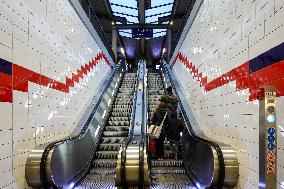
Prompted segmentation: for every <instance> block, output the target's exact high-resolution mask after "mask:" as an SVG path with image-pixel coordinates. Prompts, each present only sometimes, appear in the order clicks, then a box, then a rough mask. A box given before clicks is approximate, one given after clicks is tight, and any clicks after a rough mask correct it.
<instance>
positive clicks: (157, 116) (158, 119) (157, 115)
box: [152, 109, 170, 135]
mask: <svg viewBox="0 0 284 189" xmlns="http://www.w3.org/2000/svg"><path fill="white" fill-rule="evenodd" d="M166 112H168V110H166V109H161V110H156V111H155V112H154V115H153V118H152V125H160V124H161V123H162V121H163V118H164V116H165V114H166ZM169 122H170V115H169V112H168V114H167V117H166V119H165V121H164V126H163V128H162V131H161V135H166V134H167V127H168V124H169Z"/></svg>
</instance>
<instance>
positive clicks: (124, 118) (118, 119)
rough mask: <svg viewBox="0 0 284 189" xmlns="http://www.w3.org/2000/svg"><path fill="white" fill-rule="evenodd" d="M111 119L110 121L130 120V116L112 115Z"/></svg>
mask: <svg viewBox="0 0 284 189" xmlns="http://www.w3.org/2000/svg"><path fill="white" fill-rule="evenodd" d="M109 120H110V121H128V122H129V121H130V117H122V116H120V117H114V116H113V117H110V118H109Z"/></svg>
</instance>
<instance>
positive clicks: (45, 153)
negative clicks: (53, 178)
mask: <svg viewBox="0 0 284 189" xmlns="http://www.w3.org/2000/svg"><path fill="white" fill-rule="evenodd" d="M119 70H120V65H118V64H117V66H116V68H115V70H114V71H113V73H112V76H111V77H110V79H109V80H108V82H107V85H106V87H105V88H104V89H103V91H102V93H101V96H100V98H99V100H98V102H97V104H96V105H95V107H94V108H93V110H92V112H91V114H90V116H89V117H88V119H87V121H86V122H85V124H84V126H83V128H82V129H81V131H80V132H79V133H78V134H77V135H76V136H71V137H66V138H64V139H60V140H56V141H53V142H50V143H49V144H48V145H47V146H46V147H45V149H44V151H43V154H42V157H41V162H40V181H41V184H42V186H43V187H44V188H48V187H49V186H48V183H47V178H46V171H45V170H46V166H47V158H48V154H49V151H50V150H51V149H53V148H54V147H56V146H58V145H60V144H63V143H64V142H71V141H75V140H78V139H79V138H80V137H82V136H83V135H84V134H85V133H86V132H87V130H88V126H89V124H90V122H91V120H92V118H93V116H94V114H95V113H96V111H97V109H98V107H99V105H100V102H101V101H102V98H103V94H104V93H105V92H106V91H107V89H108V88H109V86H110V84H111V82H112V79H113V78H114V76H115V74H116V73H118V71H119ZM88 163H89V162H87V163H86V164H88Z"/></svg>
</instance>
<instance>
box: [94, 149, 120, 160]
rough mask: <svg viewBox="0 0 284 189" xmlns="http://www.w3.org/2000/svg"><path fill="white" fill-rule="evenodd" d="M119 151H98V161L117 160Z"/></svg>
mask: <svg viewBox="0 0 284 189" xmlns="http://www.w3.org/2000/svg"><path fill="white" fill-rule="evenodd" d="M117 156H118V151H97V152H96V158H98V159H117Z"/></svg>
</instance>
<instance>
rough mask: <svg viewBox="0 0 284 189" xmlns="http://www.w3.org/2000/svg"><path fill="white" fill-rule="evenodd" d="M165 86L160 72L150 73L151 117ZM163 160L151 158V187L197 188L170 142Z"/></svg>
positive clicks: (149, 108) (166, 145)
mask: <svg viewBox="0 0 284 189" xmlns="http://www.w3.org/2000/svg"><path fill="white" fill-rule="evenodd" d="M164 91H165V88H164V84H163V80H162V77H161V75H160V74H159V73H148V110H149V112H148V115H149V118H150V119H151V118H152V117H153V113H154V111H155V109H156V107H157V104H158V101H159V98H160V96H161V95H162V94H163V93H164ZM164 145H165V156H164V159H163V160H155V159H151V160H150V161H149V164H150V165H149V166H150V174H151V177H150V180H151V188H153V189H154V188H157V189H158V188H159V189H162V188H176V189H178V188H180V189H184V188H196V187H195V186H194V184H193V183H192V181H191V180H190V179H189V177H188V176H187V175H186V172H185V168H184V166H183V161H182V160H175V159H174V154H173V153H172V152H171V149H170V146H169V144H168V143H165V144H164Z"/></svg>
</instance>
